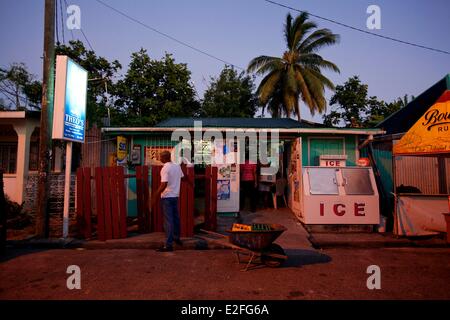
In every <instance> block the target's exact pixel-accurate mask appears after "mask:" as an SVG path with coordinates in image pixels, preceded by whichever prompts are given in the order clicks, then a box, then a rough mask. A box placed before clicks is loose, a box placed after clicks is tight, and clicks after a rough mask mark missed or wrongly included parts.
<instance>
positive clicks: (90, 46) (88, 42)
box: [64, 0, 95, 51]
mask: <svg viewBox="0 0 450 320" xmlns="http://www.w3.org/2000/svg"><path fill="white" fill-rule="evenodd" d="M64 3H65V4H66V10H67V7H68V5H67V0H64ZM71 31H72V30H71ZM80 31H81V33H82V34H83V37H84V39H85V40H86V42H87V44H88V45H89V48H91V50H92V51H95V50H94V48H93V47H92V44H91V42H90V41H89V39H88V37H87V36H86V34H85V33H84V31H83V28H81V27H80ZM72 38H73V32H72Z"/></svg>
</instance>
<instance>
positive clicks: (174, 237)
mask: <svg viewBox="0 0 450 320" xmlns="http://www.w3.org/2000/svg"><path fill="white" fill-rule="evenodd" d="M160 159H161V162H162V163H163V164H164V166H163V167H162V169H161V185H160V186H159V188H158V190H157V191H156V192H155V194H154V195H153V196H152V206H153V205H154V204H155V203H156V200H157V199H158V197H159V196H160V195H161V208H162V212H163V215H164V230H165V231H166V237H167V240H166V244H165V246H163V247H161V248H159V249H158V250H157V251H159V252H168V251H173V242H175V243H176V244H178V245H182V242H181V240H180V215H179V213H178V196H179V194H180V184H181V178H183V177H184V174H183V171H182V170H181V167H180V166H179V165H178V164H176V163H173V162H172V161H171V159H170V152H169V151H163V152H161V155H160Z"/></svg>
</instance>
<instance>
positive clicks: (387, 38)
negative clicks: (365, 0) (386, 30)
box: [262, 0, 450, 55]
mask: <svg viewBox="0 0 450 320" xmlns="http://www.w3.org/2000/svg"><path fill="white" fill-rule="evenodd" d="M262 1H265V2H267V3H270V4H273V5H276V6H279V7H282V8H285V9H289V10H293V11H297V12H300V13H308V14H309V15H310V16H311V17H315V18H318V19H322V20H325V21H328V22H331V23H334V24H337V25H339V26H341V27H345V28H348V29H352V30H354V31H358V32H362V33H366V34H369V35H371V36H375V37H378V38H382V39H385V40H391V41H394V42H398V43H402V44H406V45H409V46H413V47H417V48H422V49H426V50H430V51H434V52H439V53H444V54H449V55H450V52H449V51H445V50H441V49H437V48H432V47H427V46H423V45H420V44H416V43H412V42H408V41H404V40H400V39H396V38H392V37H388V36H384V35H381V34H377V33H374V32H370V31H367V30H364V29H361V28H357V27H353V26H350V25H348V24H345V23H342V22H339V21H336V20H333V19H329V18H325V17H322V16H319V15H317V14H313V13H311V12H307V11H304V10H299V9H296V8H293V7H290V6H288V5H285V4H282V3H279V2H275V1H272V0H262Z"/></svg>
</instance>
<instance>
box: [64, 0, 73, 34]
mask: <svg viewBox="0 0 450 320" xmlns="http://www.w3.org/2000/svg"><path fill="white" fill-rule="evenodd" d="M64 9H65V11H66V12H67V1H66V0H64ZM70 36H71V38H72V41H73V40H74V39H75V37H74V36H73V30H72V29H70Z"/></svg>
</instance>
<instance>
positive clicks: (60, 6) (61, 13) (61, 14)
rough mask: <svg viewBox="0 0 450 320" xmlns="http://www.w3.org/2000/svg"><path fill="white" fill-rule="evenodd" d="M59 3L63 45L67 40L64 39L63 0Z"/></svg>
mask: <svg viewBox="0 0 450 320" xmlns="http://www.w3.org/2000/svg"><path fill="white" fill-rule="evenodd" d="M58 1H59V11H60V16H61V32H62V41H63V44H66V40H65V39H64V14H63V8H62V7H63V4H62V0H58Z"/></svg>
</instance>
